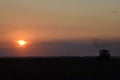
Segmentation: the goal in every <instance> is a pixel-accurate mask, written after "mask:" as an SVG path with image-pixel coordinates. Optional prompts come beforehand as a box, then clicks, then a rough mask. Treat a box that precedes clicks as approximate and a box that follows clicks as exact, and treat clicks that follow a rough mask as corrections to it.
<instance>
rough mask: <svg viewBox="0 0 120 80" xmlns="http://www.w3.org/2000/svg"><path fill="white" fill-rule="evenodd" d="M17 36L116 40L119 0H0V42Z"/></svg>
mask: <svg viewBox="0 0 120 80" xmlns="http://www.w3.org/2000/svg"><path fill="white" fill-rule="evenodd" d="M19 39H23V40H27V41H29V42H30V43H31V44H32V43H34V44H35V43H40V42H41V43H42V42H50V41H53V42H54V41H55V42H56V41H64V42H67V41H81V42H82V41H84V40H87V41H91V40H93V39H102V40H108V41H109V40H110V41H111V42H112V40H114V41H118V40H119V39H120V0H0V42H1V43H2V42H4V43H2V44H1V46H5V45H7V42H10V43H13V42H14V41H16V40H19ZM67 43H68V42H67ZM85 44H86V43H85ZM112 44H113V42H112ZM37 48H38V47H37ZM62 48H63V47H62ZM68 49H69V48H68ZM117 49H118V47H117ZM53 52H54V50H53ZM61 53H62V52H61ZM71 54H72V53H71ZM59 55H60V54H59ZM62 55H63V54H62ZM77 55H78V54H77ZM82 55H83V54H82ZM86 55H87V54H86ZM93 55H94V54H93ZM117 55H118V54H117Z"/></svg>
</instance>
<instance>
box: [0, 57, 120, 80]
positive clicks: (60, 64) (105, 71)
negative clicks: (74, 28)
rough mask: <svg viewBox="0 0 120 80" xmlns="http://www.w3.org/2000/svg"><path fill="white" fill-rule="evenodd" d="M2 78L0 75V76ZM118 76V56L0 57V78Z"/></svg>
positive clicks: (95, 79) (116, 79)
mask: <svg viewBox="0 0 120 80" xmlns="http://www.w3.org/2000/svg"><path fill="white" fill-rule="evenodd" d="M2 78H3V79H2ZM5 79H9V80H13V79H16V80H120V59H119V58H112V59H111V60H110V61H107V62H105V61H99V60H98V59H97V58H95V57H84V58H81V57H46V58H45V57H44V58H42V57H40V58H35V57H33V58H0V80H5Z"/></svg>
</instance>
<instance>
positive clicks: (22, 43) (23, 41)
mask: <svg viewBox="0 0 120 80" xmlns="http://www.w3.org/2000/svg"><path fill="white" fill-rule="evenodd" d="M17 42H18V44H19V45H20V46H24V45H25V44H26V43H27V42H26V41H25V40H18V41H17Z"/></svg>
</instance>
